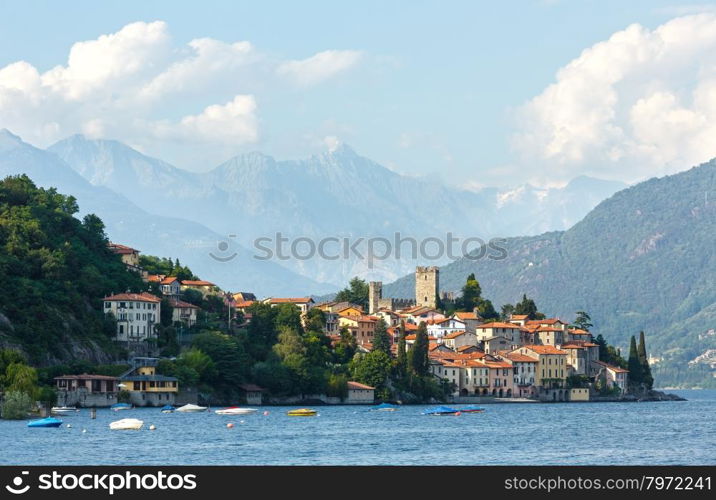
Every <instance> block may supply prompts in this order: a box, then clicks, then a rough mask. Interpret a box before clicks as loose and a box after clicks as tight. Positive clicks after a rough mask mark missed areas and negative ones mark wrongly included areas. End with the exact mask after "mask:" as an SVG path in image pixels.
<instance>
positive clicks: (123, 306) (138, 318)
mask: <svg viewBox="0 0 716 500" xmlns="http://www.w3.org/2000/svg"><path fill="white" fill-rule="evenodd" d="M104 312H105V314H108V313H112V314H113V315H114V317H115V319H116V320H117V331H116V334H115V337H114V339H115V340H117V341H120V342H141V341H144V340H147V339H153V338H156V336H157V334H156V325H157V324H158V323H159V317H160V314H161V300H160V299H159V298H158V297H155V296H154V295H152V294H150V293H146V292H144V293H120V294H118V295H112V296H111V297H105V298H104Z"/></svg>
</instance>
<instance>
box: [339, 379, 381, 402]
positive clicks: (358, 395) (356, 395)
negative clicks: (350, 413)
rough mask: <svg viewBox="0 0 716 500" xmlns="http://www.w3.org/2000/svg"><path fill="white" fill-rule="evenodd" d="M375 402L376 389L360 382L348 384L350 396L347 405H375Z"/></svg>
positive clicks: (347, 398)
mask: <svg viewBox="0 0 716 500" xmlns="http://www.w3.org/2000/svg"><path fill="white" fill-rule="evenodd" d="M374 401H375V387H371V386H369V385H365V384H361V383H359V382H353V381H350V382H348V396H347V397H346V399H345V401H344V403H346V404H373V402H374Z"/></svg>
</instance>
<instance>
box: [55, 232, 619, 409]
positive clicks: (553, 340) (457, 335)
mask: <svg viewBox="0 0 716 500" xmlns="http://www.w3.org/2000/svg"><path fill="white" fill-rule="evenodd" d="M110 248H111V250H112V251H113V252H114V253H116V254H118V255H119V256H121V259H122V262H123V263H124V264H125V265H126V266H127V268H128V269H129V270H131V271H134V272H137V273H139V274H140V275H141V276H142V279H143V281H144V282H145V283H146V284H147V287H148V289H150V288H151V287H153V289H154V290H155V293H150V292H149V291H144V292H140V293H118V294H114V295H110V296H107V297H104V298H103V304H104V305H103V307H104V312H105V313H106V314H111V315H112V316H113V317H114V319H115V320H116V332H115V335H114V340H115V341H116V342H118V343H120V344H122V345H123V346H125V347H126V348H127V352H128V353H130V355H131V359H132V361H131V368H130V369H129V370H128V371H127V372H126V373H124V374H122V375H120V376H119V377H109V376H102V375H91V374H83V375H72V376H62V377H57V378H56V380H57V389H58V394H59V397H60V402H61V403H62V404H66V405H70V404H77V405H86V406H108V405H110V404H112V403H115V402H116V401H115V400H114V399H115V398H116V393H117V392H118V391H119V390H120V389H121V390H125V391H127V392H128V393H129V395H130V401H131V402H132V403H133V404H136V405H139V406H145V405H151V406H156V405H164V404H174V403H175V402H177V401H178V399H177V397H178V394H179V392H180V391H179V384H178V379H177V378H174V377H167V376H163V375H161V374H159V373H157V372H156V367H157V365H158V361H157V357H156V356H157V355H158V351H157V347H156V345H157V344H156V337H157V325H158V322H159V318H160V316H161V312H162V311H161V308H162V303H164V304H169V305H170V306H171V310H172V322H173V323H174V324H176V325H180V327H181V328H182V329H184V328H185V329H187V331H188V330H190V329H191V328H192V327H193V326H194V325H195V324H196V323H197V318H198V315H199V314H200V313H201V308H200V307H199V306H197V305H196V304H193V303H190V302H187V301H184V300H182V299H181V297H182V296H183V294H185V293H186V291H187V290H193V291H194V293H196V294H200V295H201V297H208V296H213V297H215V298H218V299H220V300H221V301H222V302H223V304H224V306H225V307H226V321H227V323H228V324H229V325H230V324H231V322H232V321H234V322H235V321H240V322H241V325H237V326H246V325H247V324H249V323H250V322H251V321H252V314H251V306H252V305H254V304H256V303H263V304H268V305H270V306H272V307H275V306H278V305H282V304H291V305H293V306H295V307H296V308H297V310H298V311H300V314H301V318H302V321H303V322H305V321H306V317H307V315H308V313H309V311H310V310H312V309H314V308H318V309H319V310H321V311H322V312H323V315H322V317H323V318H325V319H324V321H323V325H322V329H323V333H324V334H325V335H326V336H328V337H329V338H330V341H331V343H333V344H334V345H335V344H337V343H338V342H340V341H341V332H348V333H349V334H350V335H351V336H352V337H353V339H354V341H355V345H356V347H357V350H358V352H365V353H369V352H371V351H372V350H373V347H374V346H373V340H374V337H375V333H376V329H377V328H378V327H379V325H383V327H384V328H385V329H387V332H388V337H389V340H390V352H391V353H392V356H393V357H396V356H398V349H399V346H400V345H401V336H402V340H403V345H405V349H406V351H407V350H410V349H411V348H412V346H413V345H414V344H415V343H416V342H417V341H418V335H419V329H420V328H421V327H424V328H425V329H426V330H427V342H428V346H427V350H428V364H429V374H430V375H431V376H433V377H435V378H437V379H439V380H440V381H441V382H442V383H447V384H449V386H450V388H451V390H450V395H451V398H452V401H453V402H472V401H485V400H489V399H494V400H502V401H504V400H512V401H544V402H548V401H555V402H556V401H588V400H590V397H593V396H594V395H597V394H598V393H597V392H596V386H597V385H598V386H599V387H600V389H601V390H602V392H603V391H604V390H605V389H606V390H608V391H610V393H611V394H616V395H624V394H625V393H626V392H627V391H628V387H629V385H628V378H627V377H628V370H626V369H624V368H622V367H619V366H614V365H611V364H608V363H606V362H604V361H601V360H600V355H599V354H600V351H599V349H600V346H599V344H597V343H595V341H594V339H593V338H592V335H591V334H590V332H589V331H587V330H586V329H582V328H577V327H574V326H570V325H569V324H568V323H566V322H564V321H562V320H560V319H559V318H544V319H530V317H529V316H528V315H525V314H511V315H510V317H509V318H507V320H506V321H495V320H490V321H486V320H484V319H483V318H482V317H481V316H480V314H479V312H478V310H477V308H475V310H473V311H467V312H454V313H452V314H449V315H446V313H445V312H444V311H442V310H441V309H440V308H439V304H440V301H441V297H440V296H439V275H440V271H439V268H437V267H417V268H416V271H415V299H412V300H407V299H396V298H388V297H383V294H382V283H381V282H370V283H369V284H368V307H367V310H364V308H363V307H362V306H360V305H358V304H354V303H351V302H346V301H342V302H337V301H333V302H322V303H315V302H314V300H313V299H312V298H311V297H298V298H296V297H266V298H261V299H259V298H257V297H256V296H255V295H254V294H253V293H251V292H234V293H231V292H226V291H223V290H221V289H220V288H219V287H218V286H216V285H215V284H213V283H211V282H208V281H203V280H197V279H191V280H186V279H184V280H183V279H179V278H178V277H174V276H165V275H161V274H149V273H148V272H147V271H146V270H145V269H143V268H142V267H141V265H140V255H139V253H140V252H139V251H138V250H136V249H134V248H130V247H128V246H124V245H120V244H115V243H110ZM442 298H443V299H448V298H450V297H448V296H443V297H442ZM575 381H576V382H575ZM241 389H242V390H243V391H244V392H245V395H246V401H247V402H249V403H252V404H261V401H262V393H263V392H264V389H262V388H261V387H259V386H257V385H254V384H244V385H243V386H242V387H241ZM348 389H349V390H348V395H347V397H346V398H345V399H344V400H342V401H341V402H344V403H372V402H373V401H374V399H375V394H374V388H373V387H371V386H368V385H366V384H361V383H358V382H355V381H350V382H348ZM475 398H479V399H475ZM329 399H330V398H329ZM327 402H328V401H327Z"/></svg>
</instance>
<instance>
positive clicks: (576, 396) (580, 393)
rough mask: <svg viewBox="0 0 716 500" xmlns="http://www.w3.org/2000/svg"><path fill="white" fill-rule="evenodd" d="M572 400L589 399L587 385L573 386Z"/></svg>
mask: <svg viewBox="0 0 716 500" xmlns="http://www.w3.org/2000/svg"><path fill="white" fill-rule="evenodd" d="M569 400H570V401H589V389H587V388H585V387H573V388H572V389H570V390H569Z"/></svg>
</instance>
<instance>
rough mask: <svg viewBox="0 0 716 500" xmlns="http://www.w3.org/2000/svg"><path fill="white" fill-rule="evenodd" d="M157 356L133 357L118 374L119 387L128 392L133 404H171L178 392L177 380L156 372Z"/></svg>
mask: <svg viewBox="0 0 716 500" xmlns="http://www.w3.org/2000/svg"><path fill="white" fill-rule="evenodd" d="M158 364H159V359H158V358H133V359H132V361H131V365H132V367H131V368H130V369H129V370H127V371H126V372H124V373H123V374H122V375H120V376H119V380H120V385H119V387H120V389H122V390H124V391H127V392H128V393H129V402H130V403H132V404H133V405H135V406H164V405H172V404H174V401H175V399H176V395H177V392H179V380H178V379H177V378H175V377H167V376H164V375H161V374H158V373H157V365H158Z"/></svg>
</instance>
